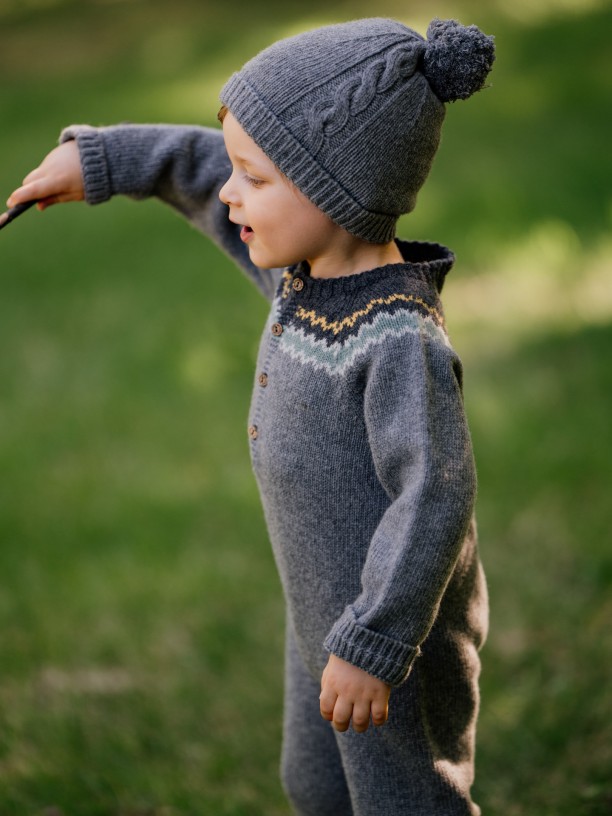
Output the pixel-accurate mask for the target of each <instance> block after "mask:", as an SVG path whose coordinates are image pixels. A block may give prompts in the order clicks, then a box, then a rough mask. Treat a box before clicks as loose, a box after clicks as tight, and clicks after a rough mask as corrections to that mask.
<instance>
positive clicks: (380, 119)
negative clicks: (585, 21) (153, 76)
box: [218, 18, 495, 243]
mask: <svg viewBox="0 0 612 816" xmlns="http://www.w3.org/2000/svg"><path fill="white" fill-rule="evenodd" d="M427 37H428V39H424V38H423V37H422V36H421V35H420V34H418V33H417V32H416V31H413V30H412V29H410V28H407V27H406V26H405V25H403V24H402V23H399V22H397V21H395V20H387V19H383V18H372V19H367V20H355V21H353V22H350V23H342V24H339V25H332V26H326V27H324V28H318V29H315V30H314V31H308V32H305V33H304V34H298V35H297V36H295V37H290V38H289V39H286V40H280V41H279V42H276V43H274V44H273V45H271V46H270V47H269V48H267V49H265V50H264V51H262V52H261V53H260V54H258V55H257V56H256V57H254V58H253V59H252V60H250V61H249V62H247V63H246V65H244V66H243V68H242V69H241V70H240V71H239V72H238V73H236V74H234V75H233V76H232V77H230V79H229V80H228V82H227V83H226V84H225V86H224V87H223V89H222V91H221V95H220V96H221V101H222V102H223V108H221V110H220V111H219V115H218V118H219V120H220V121H223V118H222V117H223V116H224V115H225V113H226V111H227V110H230V111H231V113H232V115H233V116H234V117H235V118H236V120H237V121H238V122H239V124H240V125H241V126H242V128H243V129H244V130H245V131H246V132H247V133H248V135H249V136H250V137H251V138H252V139H253V140H254V141H255V142H256V143H257V144H258V145H259V147H260V148H261V149H262V150H263V151H264V153H266V155H267V156H268V157H269V158H270V159H271V160H272V161H273V162H274V164H275V165H276V166H277V167H278V168H279V169H280V170H281V172H282V173H284V174H285V175H286V176H288V178H290V179H291V181H292V182H293V183H294V184H295V185H296V186H297V187H298V188H299V189H300V190H301V191H302V193H304V195H306V197H307V198H309V199H310V200H311V201H312V202H313V203H314V204H316V205H317V206H318V207H319V208H320V209H321V210H323V212H325V213H326V215H328V216H329V217H330V218H331V219H332V220H333V221H335V222H336V223H337V224H339V225H340V226H341V227H343V228H344V229H346V230H348V232H351V233H353V234H354V235H357V236H359V237H361V238H364V239H365V240H366V241H371V242H373V243H386V242H388V241H390V240H391V239H392V238H393V236H394V234H395V225H396V222H397V219H398V218H399V216H400V215H401V214H402V213H407V212H410V211H411V210H412V209H413V208H414V206H415V203H416V196H417V193H418V191H419V189H420V188H421V186H422V184H423V183H424V181H425V179H426V178H427V175H428V173H429V170H430V168H431V164H432V161H433V158H434V155H435V153H436V150H437V148H438V144H439V141H440V130H441V126H442V121H443V119H444V115H445V107H444V103H445V102H449V101H453V100H456V99H466V98H467V97H468V96H470V95H471V94H473V93H474V92H475V91H478V90H479V89H480V88H482V87H483V86H484V83H485V80H486V77H487V74H488V73H489V71H490V69H491V66H492V65H493V60H494V58H495V49H494V44H493V38H492V37H488V36H486V35H485V34H483V33H482V32H481V31H480V30H479V29H478V28H477V27H476V26H473V25H472V26H468V27H465V26H462V25H460V24H459V23H457V22H456V21H455V20H434V21H433V22H432V23H431V24H430V26H429V28H428V30H427Z"/></svg>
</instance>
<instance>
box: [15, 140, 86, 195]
mask: <svg viewBox="0 0 612 816" xmlns="http://www.w3.org/2000/svg"><path fill="white" fill-rule="evenodd" d="M84 197H85V191H84V189H83V173H82V171H81V159H80V157H79V149H78V147H77V144H76V142H75V141H71V142H64V144H61V145H60V146H59V147H56V148H55V149H54V150H52V151H51V152H50V153H49V154H48V156H46V158H45V159H44V160H43V162H42V164H41V165H40V167H37V168H36V170H32V172H31V173H28V175H27V176H26V177H25V178H24V180H23V184H22V186H21V187H18V188H17V189H16V190H15V191H14V192H12V193H11V195H10V197H9V200H8V201H7V202H6V203H7V206H8V207H14V206H15V204H23V203H24V202H26V201H32V200H33V199H38V205H37V206H38V209H39V210H44V209H45V208H46V207H49V206H50V205H51V204H59V203H60V202H64V201H82V200H83V198H84Z"/></svg>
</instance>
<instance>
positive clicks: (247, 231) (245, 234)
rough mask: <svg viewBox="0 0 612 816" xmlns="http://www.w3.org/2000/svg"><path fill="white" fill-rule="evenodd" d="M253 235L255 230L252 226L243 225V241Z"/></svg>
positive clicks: (241, 233)
mask: <svg viewBox="0 0 612 816" xmlns="http://www.w3.org/2000/svg"><path fill="white" fill-rule="evenodd" d="M251 235H253V230H252V229H251V228H250V227H243V228H242V229H241V230H240V240H241V241H245V242H246V241H248V240H249V238H250V237H251Z"/></svg>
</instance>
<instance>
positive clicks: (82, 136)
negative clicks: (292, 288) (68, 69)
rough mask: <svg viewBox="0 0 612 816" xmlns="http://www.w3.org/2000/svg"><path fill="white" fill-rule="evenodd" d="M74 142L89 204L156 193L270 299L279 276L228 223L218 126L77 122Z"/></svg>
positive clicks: (66, 136) (225, 161) (70, 132)
mask: <svg viewBox="0 0 612 816" xmlns="http://www.w3.org/2000/svg"><path fill="white" fill-rule="evenodd" d="M71 139H75V140H76V142H77V144H78V147H79V153H80V157H81V164H82V168H83V178H84V185H85V199H86V201H87V202H88V203H89V204H100V203H102V202H105V201H107V200H108V199H109V198H111V196H114V195H126V196H130V197H132V198H136V199H144V198H148V197H151V196H155V197H157V198H159V199H161V200H162V201H164V202H165V203H166V204H169V205H170V206H172V207H173V208H175V209H176V210H178V211H179V212H180V213H181V214H182V215H183V216H184V217H185V218H187V219H188V220H189V221H191V222H192V223H193V224H194V225H195V226H196V227H197V228H198V229H199V230H200V231H202V232H204V233H205V234H206V235H208V236H210V237H211V238H212V239H213V240H214V241H215V242H216V243H217V244H218V245H219V246H220V247H221V249H223V250H224V251H225V252H226V253H227V254H228V255H229V256H230V257H231V258H232V259H233V260H234V261H235V262H236V263H237V264H238V265H239V266H240V267H241V268H242V269H243V270H244V271H245V272H246V274H247V275H248V276H249V277H250V278H251V279H252V280H253V281H254V282H255V284H256V285H257V286H258V288H259V289H260V290H261V291H262V293H263V294H264V295H265V297H267V298H268V299H269V300H270V299H271V298H272V296H273V294H274V291H275V289H276V286H277V283H278V279H279V276H280V272H279V271H278V270H266V269H258V268H257V267H255V266H254V265H253V264H252V263H251V261H250V259H249V255H248V250H247V248H246V247H245V245H244V244H243V242H242V241H241V240H240V235H239V229H238V228H237V227H236V225H235V224H232V223H231V222H230V221H229V220H228V208H227V207H226V206H225V205H224V204H222V203H221V201H220V200H219V190H220V189H221V187H222V186H223V184H224V183H225V181H226V180H227V178H228V177H229V175H230V173H231V164H230V161H229V158H228V156H227V152H226V150H225V145H224V142H223V135H222V133H221V131H220V130H219V129H215V128H206V127H197V126H191V127H190V126H181V125H117V126H114V127H104V128H93V127H90V126H88V125H72V126H70V127H68V128H66V129H65V130H63V131H62V133H61V136H60V141H61V142H65V141H68V140H71Z"/></svg>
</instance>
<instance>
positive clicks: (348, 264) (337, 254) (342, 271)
mask: <svg viewBox="0 0 612 816" xmlns="http://www.w3.org/2000/svg"><path fill="white" fill-rule="evenodd" d="M346 235H347V236H348V237H347V238H345V239H344V240H341V241H339V242H337V243H336V244H334V246H332V247H330V248H329V249H328V250H327V251H326V252H324V253H322V254H321V255H319V256H318V257H316V258H313V259H312V260H310V259H309V260H308V263H309V264H310V276H311V277H312V278H341V277H344V276H346V275H358V274H359V273H360V272H367V271H368V270H370V269H376V268H378V267H379V266H385V265H386V264H395V263H403V261H404V259H403V258H402V255H401V253H400V251H399V248H398V246H397V244H396V243H395V241H390V242H389V243H388V244H370V243H369V242H367V241H362V240H361V239H359V238H355V236H352V235H348V233H347V234H346Z"/></svg>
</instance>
